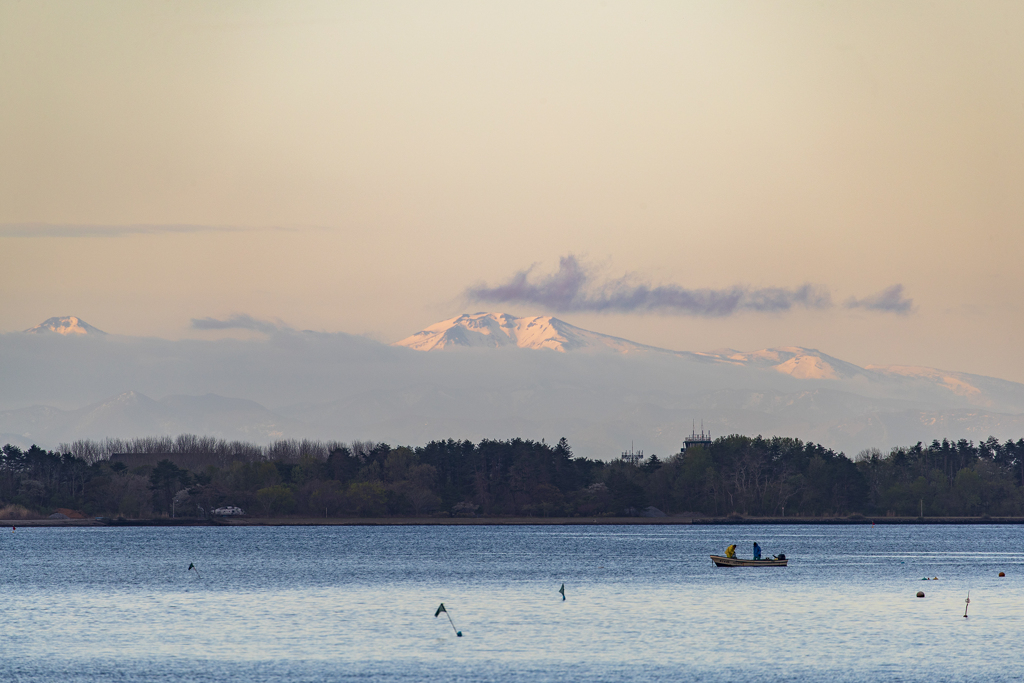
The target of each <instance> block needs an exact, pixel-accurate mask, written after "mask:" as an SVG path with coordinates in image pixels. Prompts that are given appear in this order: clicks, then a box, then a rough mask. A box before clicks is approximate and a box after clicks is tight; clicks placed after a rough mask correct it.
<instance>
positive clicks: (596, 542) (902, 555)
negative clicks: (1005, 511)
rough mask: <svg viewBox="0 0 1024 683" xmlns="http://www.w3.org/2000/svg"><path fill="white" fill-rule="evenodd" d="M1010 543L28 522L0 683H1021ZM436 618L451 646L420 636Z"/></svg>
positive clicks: (977, 532)
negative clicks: (725, 565)
mask: <svg viewBox="0 0 1024 683" xmlns="http://www.w3.org/2000/svg"><path fill="white" fill-rule="evenodd" d="M1022 536H1024V528H1022V527H1013V526H960V527H958V526H932V525H928V526H884V527H875V528H872V527H870V526H850V527H832V526H795V527H793V526H787V527H777V526H766V527H756V526H736V527H700V526H698V527H664V526H656V527H654V526H652V527H633V526H630V527H609V526H593V527H591V526H569V527H551V526H543V527H514V526H503V527H270V528H265V527H236V528H205V527H200V528H171V529H154V528H134V529H133V528H129V529H124V528H122V529H108V528H90V529H60V528H34V529H30V528H23V529H19V530H18V531H17V532H14V533H11V532H9V531H8V532H5V533H3V534H0V562H2V564H0V591H2V597H3V608H2V609H3V613H2V614H3V640H2V643H3V644H2V648H3V649H2V651H3V657H2V659H0V680H17V681H50V680H81V681H97V680H98V681H103V680H118V681H143V680H145V681H150V680H167V681H170V680H174V681H179V680H185V679H200V680H217V681H251V680H257V681H293V680H296V681H306V680H308V681H327V680H330V681H347V680H360V681H368V680H408V681H421V680H437V681H450V680H453V679H455V680H458V679H463V680H507V679H510V678H511V679H515V680H521V681H545V680H559V681H568V680H607V681H617V680H665V681H668V680H672V681H678V680H697V679H700V680H712V681H733V680H736V679H749V678H754V679H758V680H768V681H776V680H823V679H831V680H840V681H846V680H849V681H867V680H878V679H883V680H910V681H918V680H919V681H938V680H979V681H982V680H985V681H988V680H1008V681H1009V680H1012V681H1021V680H1024V668H1022V666H1021V665H1020V664H1019V663H1018V660H1020V659H1022V658H1021V657H1020V655H1019V645H1018V641H1019V638H1020V636H1021V634H1022V633H1024V582H1022V577H1024V543H1022ZM755 540H756V541H758V542H759V543H760V545H761V546H762V548H764V551H765V552H766V553H767V554H769V555H770V554H774V553H779V552H785V553H786V555H787V556H788V557H789V558H790V566H789V567H787V568H784V569H781V568H772V569H770V568H757V569H716V568H714V567H713V566H712V565H711V562H710V560H709V559H708V555H709V554H710V553H720V552H721V551H722V550H723V549H724V548H725V546H726V545H728V544H729V543H737V544H738V545H739V549H740V556H741V557H742V556H744V555H746V556H749V555H750V548H751V544H752V542H753V541H755ZM190 562H194V563H195V564H196V566H197V567H199V569H200V571H201V572H202V577H201V578H199V577H197V576H196V575H195V573H194V572H188V571H186V569H187V567H188V565H189V563H190ZM1000 571H1004V572H1006V575H1007V576H1006V578H1002V579H1000V578H998V577H997V574H998V573H999V572H1000ZM925 576H928V577H936V576H937V577H939V580H938V581H922V580H921V579H922V578H923V577H925ZM562 583H565V586H566V595H567V598H568V599H567V600H566V601H564V602H563V601H562V599H561V596H560V595H559V594H558V593H557V591H558V588H559V586H561V584H562ZM918 590H923V591H924V592H925V593H926V597H925V598H924V599H918V598H915V597H914V594H915V593H916V592H917V591H918ZM968 590H970V595H971V608H970V612H969V614H970V617H969V618H968V619H964V618H963V617H962V614H963V608H964V598H965V597H966V596H967V591H968ZM440 602H444V603H445V605H446V606H447V607H448V608H449V610H450V613H451V616H452V619H453V620H454V622H455V625H456V626H457V627H458V628H459V629H460V630H461V631H462V632H463V633H464V636H465V637H463V638H458V639H457V638H456V637H455V634H454V633H453V631H452V628H451V625H450V624H449V623H448V621H447V620H446V619H445V618H444V616H443V615H442V616H441V617H439V618H436V619H435V618H434V616H433V615H434V610H435V609H436V608H437V605H438V603H440Z"/></svg>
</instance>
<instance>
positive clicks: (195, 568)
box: [185, 562, 203, 579]
mask: <svg viewBox="0 0 1024 683" xmlns="http://www.w3.org/2000/svg"><path fill="white" fill-rule="evenodd" d="M192 570H195V572H196V576H198V577H199V578H200V579H201V578H203V577H202V575H201V574H200V573H199V567H197V566H195V564H193V563H191V562H189V563H188V569H186V570H185V571H187V572H190V571H192Z"/></svg>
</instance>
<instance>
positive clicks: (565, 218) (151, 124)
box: [0, 0, 1024, 381]
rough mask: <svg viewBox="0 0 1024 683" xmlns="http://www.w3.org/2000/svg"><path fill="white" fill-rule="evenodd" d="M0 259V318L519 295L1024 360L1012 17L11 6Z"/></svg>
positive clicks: (1022, 66)
mask: <svg viewBox="0 0 1024 683" xmlns="http://www.w3.org/2000/svg"><path fill="white" fill-rule="evenodd" d="M0 255H2V268H3V271H2V272H0V331H4V332H9V331H15V330H20V329H25V328H27V327H31V326H33V325H35V324H37V323H39V322H41V321H42V320H43V319H45V318H48V317H50V316H55V315H78V316H80V317H82V318H83V319H84V320H86V321H87V322H89V323H91V324H93V325H95V326H97V327H99V328H101V329H104V330H106V331H108V332H112V333H120V334H131V335H156V336H163V337H169V338H178V337H183V336H200V337H204V336H209V335H215V334H218V332H216V331H212V332H211V331H203V330H193V329H191V328H190V320H191V319H193V318H207V317H209V318H218V319H222V318H225V317H228V316H231V315H234V314H246V315H250V316H253V317H254V318H257V319H263V320H277V321H283V323H285V324H287V325H290V326H293V327H296V328H309V329H316V330H326V331H345V332H351V333H357V334H369V335H371V336H373V337H375V338H377V339H380V340H382V341H388V342H390V341H395V340H397V339H400V338H402V337H405V336H407V335H409V334H411V333H413V332H415V331H417V330H419V329H421V328H422V327H424V326H426V325H428V324H430V323H433V322H436V321H438V320H441V319H443V318H447V317H451V316H454V315H457V314H459V313H462V312H467V311H476V310H501V311H507V312H510V313H515V314H520V315H530V314H542V313H554V314H556V315H558V316H559V317H561V318H563V319H565V320H567V321H568V322H571V323H573V324H576V325H579V326H581V327H586V328H588V329H594V330H596V331H600V332H606V333H611V334H616V335H619V336H624V337H628V338H630V339H634V340H636V341H639V342H643V343H647V344H654V345H658V346H665V347H669V348H673V349H687V350H705V349H713V348H718V347H725V346H728V347H733V348H738V349H744V350H753V349H757V348H763V347H768V346H784V345H799V346H808V347H814V348H819V349H821V350H823V351H825V352H826V353H830V354H832V355H835V356H838V357H840V358H843V359H845V360H848V361H851V362H854V363H858V364H861V365H865V364H872V363H874V364H920V365H932V366H938V367H944V368H949V369H954V370H962V371H968V372H977V373H982V374H991V375H996V376H1000V377H1004V378H1007V379H1014V380H1017V381H1024V353H1022V352H1021V345H1022V343H1024V323H1022V321H1024V297H1022V294H1024V268H1022V267H1021V260H1022V255H1024V4H1022V3H1020V2H1016V1H1015V2H1005V3H1003V2H980V3H964V2H950V3H941V2H921V3H914V2H890V1H888V0H887V1H885V2H849V3H841V2H718V1H716V2H705V3H696V2H690V3H682V2H664V3H656V2H649V3H641V2H635V1H630V2H552V1H550V0H544V1H543V2H536V3H530V2H523V1H521V0H516V1H515V2H507V3H501V2H483V3H482V2H464V3H460V2H358V3H342V2H323V3H319V2H307V3H302V2H295V1H293V0H289V1H288V2H262V3H259V2H248V1H247V2H238V3H232V2H204V3H189V2H173V3H172V2H139V1H137V0H132V1H131V2H123V3H119V2H86V1H74V2H44V1H38V0H32V1H30V2H16V1H12V0H0ZM570 257H571V258H570ZM531 267H532V270H529V269H530V268H531ZM526 271H529V272H526ZM517 274H519V276H518V280H516V279H515V278H516V276H517ZM805 285H810V287H809V288H804V286H805ZM895 285H902V290H893V289H889V288H891V287H893V286H895ZM565 287H569V288H570V289H569V291H568V293H566V290H565ZM574 288H575V289H574ZM887 289H888V290H889V291H888V295H887V296H888V299H887V298H886V297H885V296H881V294H882V293H883V292H884V291H885V290H887ZM695 290H711V291H695ZM801 292H803V294H801ZM474 293H475V295H476V297H477V299H478V300H473V298H472V296H471V295H473V294H474ZM808 293H809V294H808ZM730 296H732V297H734V299H729V297H730ZM723 297H725V298H724V299H723ZM733 300H734V301H735V302H736V303H735V305H732V306H731V307H730V306H729V305H725V306H724V308H723V307H722V305H721V301H726V302H727V303H728V301H733ZM609 301H612V302H617V303H615V305H604V304H603V303H602V302H605V303H607V302H609ZM694 301H695V302H696V303H692V302H694ZM687 302H690V303H687ZM708 302H711V303H710V304H709V303H708ZM715 302H718V303H715ZM765 302H767V304H766V303H765ZM887 302H888V303H887ZM851 303H857V304H860V305H854V306H851V305H849V304H851ZM691 304H692V305H691ZM787 306H789V308H788V310H787ZM766 309H767V310H766ZM886 309H889V310H886Z"/></svg>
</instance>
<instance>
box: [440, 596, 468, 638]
mask: <svg viewBox="0 0 1024 683" xmlns="http://www.w3.org/2000/svg"><path fill="white" fill-rule="evenodd" d="M441 612H444V615H445V616H446V617H448V623H449V624H451V625H452V630H453V631H455V635H456V636H457V637H459V638H461V637H462V631H460V630H459V629H457V628H455V622H454V621H452V615H450V614H448V610H446V609H445V608H444V603H443V602H442V603H441V606H440V607H438V608H437V611H436V612H434V616H435V617H436V616H437V615H439V614H440V613H441Z"/></svg>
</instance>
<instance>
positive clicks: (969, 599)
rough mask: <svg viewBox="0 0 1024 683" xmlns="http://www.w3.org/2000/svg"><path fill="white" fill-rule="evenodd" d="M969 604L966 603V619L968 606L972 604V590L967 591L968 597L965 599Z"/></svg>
mask: <svg viewBox="0 0 1024 683" xmlns="http://www.w3.org/2000/svg"><path fill="white" fill-rule="evenodd" d="M964 602H966V603H967V604H966V605H964V619H966V618H967V608H968V607H970V606H971V591H967V599H966V600H964Z"/></svg>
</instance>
